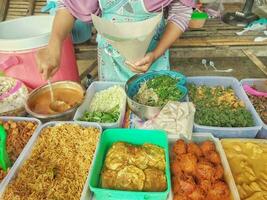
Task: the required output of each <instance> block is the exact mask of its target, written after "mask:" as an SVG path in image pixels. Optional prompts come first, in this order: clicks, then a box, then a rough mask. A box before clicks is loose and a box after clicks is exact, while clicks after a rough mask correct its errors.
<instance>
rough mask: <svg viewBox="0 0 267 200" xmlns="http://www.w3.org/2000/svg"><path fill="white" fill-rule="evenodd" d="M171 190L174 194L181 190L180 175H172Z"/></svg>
mask: <svg viewBox="0 0 267 200" xmlns="http://www.w3.org/2000/svg"><path fill="white" fill-rule="evenodd" d="M172 191H173V193H174V194H175V193H179V192H180V191H181V187H180V176H173V177H172Z"/></svg>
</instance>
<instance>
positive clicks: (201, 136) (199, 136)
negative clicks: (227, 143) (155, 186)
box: [168, 133, 240, 200]
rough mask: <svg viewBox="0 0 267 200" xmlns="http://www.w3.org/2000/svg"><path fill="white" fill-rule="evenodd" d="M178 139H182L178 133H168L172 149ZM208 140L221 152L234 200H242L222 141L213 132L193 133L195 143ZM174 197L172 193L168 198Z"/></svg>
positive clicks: (225, 177)
mask: <svg viewBox="0 0 267 200" xmlns="http://www.w3.org/2000/svg"><path fill="white" fill-rule="evenodd" d="M178 139H180V137H179V136H177V135H168V140H169V149H170V151H171V149H172V146H173V144H174V143H175V142H176V141H177V140H178ZM182 139H184V140H185V141H186V142H190V141H188V140H187V139H185V138H182ZM207 140H210V141H212V142H213V143H214V144H215V146H216V150H217V152H218V153H219V154H220V157H221V162H222V166H223V168H224V180H225V182H226V183H227V184H228V186H229V189H230V191H231V194H232V200H240V197H239V193H238V190H237V187H236V184H235V181H234V177H233V175H232V172H231V169H230V166H229V163H228V160H227V157H226V155H225V152H224V150H223V147H222V145H221V143H220V140H219V139H218V138H215V137H213V136H212V134H210V133H193V137H192V140H191V141H193V142H195V143H201V142H204V141H207ZM172 199H173V194H172V193H171V194H170V196H169V198H168V200H172Z"/></svg>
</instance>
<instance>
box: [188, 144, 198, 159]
mask: <svg viewBox="0 0 267 200" xmlns="http://www.w3.org/2000/svg"><path fill="white" fill-rule="evenodd" d="M187 153H193V154H195V155H196V156H197V157H200V156H202V151H201V149H200V148H199V146H198V145H197V144H195V143H193V142H190V143H189V144H188V145H187Z"/></svg>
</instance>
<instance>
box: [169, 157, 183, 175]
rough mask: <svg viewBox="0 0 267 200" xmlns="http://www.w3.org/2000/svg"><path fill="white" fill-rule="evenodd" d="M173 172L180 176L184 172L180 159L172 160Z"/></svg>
mask: <svg viewBox="0 0 267 200" xmlns="http://www.w3.org/2000/svg"><path fill="white" fill-rule="evenodd" d="M171 172H172V174H173V175H175V176H180V175H181V174H182V169H181V166H180V162H179V160H174V161H173V162H171Z"/></svg>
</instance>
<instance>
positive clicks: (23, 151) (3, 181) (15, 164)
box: [0, 116, 42, 190]
mask: <svg viewBox="0 0 267 200" xmlns="http://www.w3.org/2000/svg"><path fill="white" fill-rule="evenodd" d="M0 120H2V121H9V120H12V121H14V122H19V121H27V122H35V123H37V127H36V129H35V131H34V133H33V134H32V136H31V138H30V139H29V141H28V143H27V144H26V145H25V147H24V149H23V150H22V152H21V153H20V155H19V157H18V158H17V160H16V161H15V163H14V164H13V165H12V167H11V169H10V171H9V172H8V174H7V175H6V177H5V178H4V179H3V180H2V182H1V183H0V190H1V189H2V188H3V187H4V184H5V182H6V181H7V179H8V176H10V175H11V174H12V172H11V171H12V170H13V168H15V167H16V166H17V165H18V163H19V162H20V160H21V157H22V156H23V155H25V154H26V152H27V147H28V146H29V145H30V144H31V143H32V141H33V140H34V138H35V137H36V135H37V134H38V130H39V128H40V127H41V124H42V123H41V121H40V120H38V119H36V118H29V117H5V116H0Z"/></svg>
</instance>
